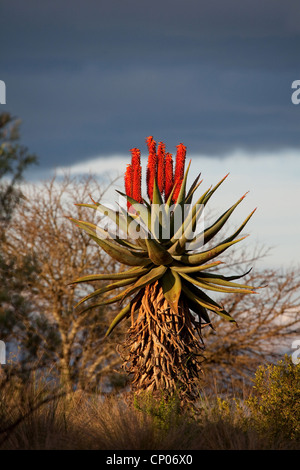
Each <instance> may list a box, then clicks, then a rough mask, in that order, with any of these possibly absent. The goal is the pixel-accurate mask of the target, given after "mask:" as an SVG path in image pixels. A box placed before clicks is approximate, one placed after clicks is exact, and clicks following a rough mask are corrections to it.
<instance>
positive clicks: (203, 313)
mask: <svg viewBox="0 0 300 470" xmlns="http://www.w3.org/2000/svg"><path fill="white" fill-rule="evenodd" d="M183 298H185V299H186V301H187V303H188V305H189V307H190V309H191V310H193V311H194V312H195V313H196V314H197V315H198V316H199V317H201V318H202V320H204V321H205V323H207V324H209V325H210V327H211V328H212V329H214V327H213V325H212V323H211V320H210V318H209V315H208V313H207V310H206V308H204V307H203V306H202V305H200V304H199V303H197V302H196V301H195V298H194V296H193V295H190V297H189V296H188V295H187V294H186V293H185V292H184V293H183Z"/></svg>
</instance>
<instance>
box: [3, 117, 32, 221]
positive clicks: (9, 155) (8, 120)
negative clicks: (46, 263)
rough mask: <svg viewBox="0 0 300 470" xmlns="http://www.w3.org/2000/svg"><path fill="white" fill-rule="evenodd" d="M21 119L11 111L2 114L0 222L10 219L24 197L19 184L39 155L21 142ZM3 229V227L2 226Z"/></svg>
mask: <svg viewBox="0 0 300 470" xmlns="http://www.w3.org/2000/svg"><path fill="white" fill-rule="evenodd" d="M19 127H20V121H19V120H17V119H16V118H13V117H12V116H11V115H10V114H9V113H2V114H0V222H7V221H9V219H10V217H11V215H12V213H13V210H14V208H15V207H16V205H17V204H18V202H19V200H20V198H21V197H22V192H21V190H20V188H19V187H18V184H19V183H20V182H21V181H22V180H23V177H24V171H25V170H26V169H27V167H28V166H30V165H32V164H34V163H37V157H36V155H34V154H30V153H28V149H27V148H26V147H24V145H21V144H20V143H19V139H20V136H19ZM1 228H2V229H3V227H1Z"/></svg>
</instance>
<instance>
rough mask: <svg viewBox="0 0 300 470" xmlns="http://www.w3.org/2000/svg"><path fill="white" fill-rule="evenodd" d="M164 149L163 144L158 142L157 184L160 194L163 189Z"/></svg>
mask: <svg viewBox="0 0 300 470" xmlns="http://www.w3.org/2000/svg"><path fill="white" fill-rule="evenodd" d="M165 149H166V146H165V144H164V143H163V142H159V144H158V147H157V184H158V189H159V190H160V193H161V194H163V192H164V189H165Z"/></svg>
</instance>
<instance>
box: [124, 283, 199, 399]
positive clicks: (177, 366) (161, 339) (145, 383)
mask: <svg viewBox="0 0 300 470" xmlns="http://www.w3.org/2000/svg"><path fill="white" fill-rule="evenodd" d="M203 349H204V346H203V341H202V336H201V329H200V323H198V322H197V321H196V320H195V318H194V317H193V315H192V314H191V312H190V310H189V308H188V305H187V304H186V303H185V302H184V300H180V302H179V306H178V315H177V314H175V313H174V312H173V311H172V310H171V309H170V307H169V304H168V303H167V301H166V299H165V297H164V295H163V291H162V288H161V286H160V284H159V282H158V281H156V282H155V283H154V284H151V285H149V286H147V287H146V288H145V289H144V292H143V295H142V297H141V299H140V307H139V313H138V315H137V317H136V318H134V317H133V315H132V319H131V327H130V329H129V331H128V334H127V337H126V340H125V343H124V344H123V345H122V346H119V352H120V354H121V356H122V358H123V360H124V364H123V367H124V368H125V369H126V371H127V372H128V373H130V374H132V375H133V380H132V388H133V389H134V390H136V391H137V392H140V391H148V392H151V393H154V394H155V393H156V392H167V393H170V394H173V393H174V392H176V393H177V394H179V396H180V397H181V398H183V399H192V398H194V397H195V394H197V392H198V387H197V379H198V376H199V372H200V371H201V366H200V363H201V362H202V360H203V355H202V351H203ZM198 393H199V392H198Z"/></svg>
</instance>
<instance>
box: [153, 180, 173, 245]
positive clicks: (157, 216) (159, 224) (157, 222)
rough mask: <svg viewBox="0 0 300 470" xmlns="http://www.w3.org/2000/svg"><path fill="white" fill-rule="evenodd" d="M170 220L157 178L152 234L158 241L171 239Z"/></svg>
mask: <svg viewBox="0 0 300 470" xmlns="http://www.w3.org/2000/svg"><path fill="white" fill-rule="evenodd" d="M169 228H170V227H169V218H168V216H167V212H166V207H165V204H164V203H163V199H162V195H161V193H160V190H159V187H158V184H157V181H156V178H154V183H153V198H152V204H151V229H150V231H151V234H152V238H155V239H156V240H160V241H161V240H163V239H164V240H167V239H169V238H170V231H169Z"/></svg>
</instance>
